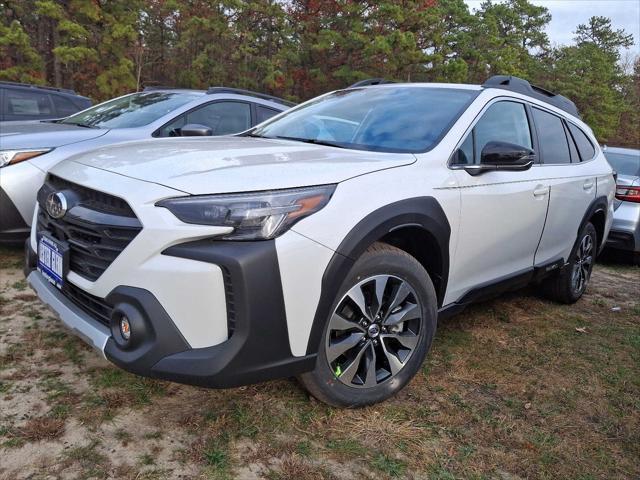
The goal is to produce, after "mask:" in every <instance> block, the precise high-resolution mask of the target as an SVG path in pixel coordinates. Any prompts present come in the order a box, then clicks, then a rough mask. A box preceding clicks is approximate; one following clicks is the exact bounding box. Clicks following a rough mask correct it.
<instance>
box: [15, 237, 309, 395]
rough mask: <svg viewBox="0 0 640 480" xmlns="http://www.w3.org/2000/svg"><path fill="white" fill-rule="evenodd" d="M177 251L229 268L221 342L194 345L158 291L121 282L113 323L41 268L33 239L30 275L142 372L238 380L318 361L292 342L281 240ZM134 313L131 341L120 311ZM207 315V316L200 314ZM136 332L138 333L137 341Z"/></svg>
mask: <svg viewBox="0 0 640 480" xmlns="http://www.w3.org/2000/svg"><path fill="white" fill-rule="evenodd" d="M162 254H163V255H165V256H168V257H173V258H175V259H188V260H191V261H198V262H205V263H214V264H215V265H217V266H219V267H220V268H221V269H222V270H223V272H224V276H225V293H226V307H227V312H231V315H230V317H229V326H230V336H229V338H228V339H227V340H226V341H224V342H222V343H220V344H217V345H214V346H210V347H204V348H191V347H190V346H189V344H188V343H187V341H186V340H185V339H184V338H183V336H182V335H181V334H180V331H179V330H178V329H177V328H176V326H175V324H174V322H173V321H172V319H171V317H170V316H169V315H168V314H167V312H166V311H165V310H164V308H163V307H162V305H161V304H160V302H159V301H158V300H157V299H156V298H155V296H154V295H153V294H152V293H151V292H149V291H147V290H144V289H141V288H134V287H129V286H118V287H116V288H115V289H114V290H113V291H111V292H110V293H109V294H108V295H107V296H106V297H105V298H104V300H103V302H104V303H105V304H106V305H108V306H109V307H110V308H111V313H110V318H111V321H110V322H109V325H108V326H107V325H105V324H104V322H102V323H101V322H100V321H99V320H98V319H97V318H96V317H95V316H94V315H92V314H91V313H90V312H89V311H88V310H87V308H86V306H83V305H81V304H78V303H77V302H74V301H72V300H71V299H70V298H68V297H67V295H65V294H63V293H62V292H61V291H60V290H58V289H57V288H56V287H54V286H53V285H51V284H49V282H48V281H47V280H46V279H45V278H44V277H43V276H42V275H41V274H40V273H39V272H37V271H36V270H33V266H34V263H35V252H34V251H33V249H32V248H31V247H30V246H29V244H27V256H26V260H25V271H26V273H27V274H28V276H27V278H28V282H29V284H30V285H31V287H32V288H33V289H34V290H35V291H36V293H37V294H38V296H39V297H40V299H42V300H43V302H45V303H46V304H47V305H48V306H49V307H50V308H51V309H52V310H53V311H54V312H55V313H56V314H57V315H58V317H59V318H60V319H61V320H62V322H63V323H64V324H65V325H66V326H67V327H69V328H70V329H71V330H72V331H73V332H74V333H75V334H77V335H78V336H79V337H80V338H82V339H83V340H84V341H86V342H87V343H88V344H90V345H91V346H93V347H95V348H96V349H98V350H100V351H101V352H102V353H103V355H104V356H105V357H106V358H107V359H108V360H110V361H111V362H113V363H114V364H116V365H117V366H119V367H121V368H123V369H125V370H127V371H130V372H132V373H136V374H139V375H143V376H148V377H152V378H159V379H165V380H170V381H175V382H179V383H185V384H191V385H199V386H204V387H217V388H224V387H234V386H239V385H246V384H251V383H257V382H262V381H265V380H271V379H275V378H282V377H288V376H293V375H297V374H300V373H303V372H306V371H309V370H312V369H313V368H314V366H315V360H316V355H315V354H312V355H306V356H302V357H294V356H293V355H292V353H291V348H290V346H289V335H288V331H287V322H286V314H285V308H284V300H283V295H282V286H281V282H280V274H279V270H278V262H277V254H276V250H275V242H274V241H266V242H212V241H210V240H202V241H194V242H189V243H185V244H181V245H176V246H173V247H170V248H168V249H166V250H165V251H164V252H163V253H162ZM123 312H125V313H126V315H127V317H128V318H129V319H130V320H131V324H132V330H131V332H132V333H131V335H132V336H131V338H132V342H131V345H128V346H127V345H123V344H122V342H121V341H119V340H120V339H119V337H118V335H119V319H120V318H121V315H122V313H123ZM199 320H200V321H201V322H202V323H206V322H207V319H206V318H201V319H199ZM134 339H135V341H133V340H134Z"/></svg>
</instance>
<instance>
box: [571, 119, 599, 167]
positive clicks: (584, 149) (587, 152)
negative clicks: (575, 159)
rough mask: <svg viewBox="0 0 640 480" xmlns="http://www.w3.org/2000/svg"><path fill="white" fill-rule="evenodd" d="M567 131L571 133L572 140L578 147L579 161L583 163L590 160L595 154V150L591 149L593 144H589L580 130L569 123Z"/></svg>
mask: <svg viewBox="0 0 640 480" xmlns="http://www.w3.org/2000/svg"><path fill="white" fill-rule="evenodd" d="M569 130H570V131H571V135H572V136H573V139H574V140H575V142H576V145H577V146H578V152H580V158H581V160H582V161H583V162H586V161H587V160H591V159H592V158H593V156H594V155H595V154H596V149H595V148H593V144H592V143H591V141H590V140H589V138H588V137H587V136H586V135H585V133H584V132H583V131H582V130H580V129H579V128H578V127H576V126H575V125H573V124H571V123H569Z"/></svg>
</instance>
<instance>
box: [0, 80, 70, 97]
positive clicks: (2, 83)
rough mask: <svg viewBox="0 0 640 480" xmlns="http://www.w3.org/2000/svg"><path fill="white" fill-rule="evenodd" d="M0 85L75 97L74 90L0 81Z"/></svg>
mask: <svg viewBox="0 0 640 480" xmlns="http://www.w3.org/2000/svg"><path fill="white" fill-rule="evenodd" d="M0 85H13V86H16V87H28V88H38V89H42V90H52V91H54V92H61V93H70V94H72V95H77V94H76V92H75V90H71V89H70V88H58V87H48V86H46V85H32V84H31V83H20V82H9V81H6V80H0Z"/></svg>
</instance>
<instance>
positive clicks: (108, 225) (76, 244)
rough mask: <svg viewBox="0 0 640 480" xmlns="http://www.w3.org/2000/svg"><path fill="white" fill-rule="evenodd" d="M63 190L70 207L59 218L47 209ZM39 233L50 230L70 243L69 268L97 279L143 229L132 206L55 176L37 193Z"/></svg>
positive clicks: (53, 234)
mask: <svg viewBox="0 0 640 480" xmlns="http://www.w3.org/2000/svg"><path fill="white" fill-rule="evenodd" d="M52 192H62V193H63V194H64V195H65V197H67V198H68V201H69V210H68V211H67V213H66V215H65V216H64V217H62V218H60V219H56V218H53V217H52V216H50V215H49V214H48V213H47V211H46V201H47V198H48V196H49V194H50V193H52ZM38 203H39V205H40V208H39V212H38V226H37V231H38V233H40V232H42V231H47V232H49V233H50V234H51V235H52V236H53V237H54V238H56V239H57V240H60V241H64V242H67V243H68V244H69V250H70V252H69V268H70V270H72V271H73V272H75V273H77V274H78V275H80V276H81V277H83V278H86V279H87V280H90V281H95V280H97V279H98V278H99V277H100V275H102V274H103V273H104V271H105V270H106V269H107V268H108V267H109V265H111V263H112V262H113V261H114V260H115V259H116V258H117V257H118V255H120V253H121V252H122V251H123V250H124V249H125V247H126V246H127V245H129V243H131V241H132V240H133V239H134V238H135V237H136V235H138V233H139V232H140V230H141V229H142V225H141V223H140V221H139V220H138V219H137V217H136V215H135V213H134V212H133V210H131V207H129V205H128V204H127V203H126V202H125V201H124V200H122V199H121V198H118V197H114V196H113V195H108V194H106V193H102V192H98V191H96V190H91V189H89V188H86V187H83V186H81V185H77V184H75V183H71V182H69V181H67V180H63V179H61V178H59V177H56V176H54V175H49V177H48V178H47V181H46V182H45V184H44V185H43V186H42V188H41V189H40V191H39V192H38Z"/></svg>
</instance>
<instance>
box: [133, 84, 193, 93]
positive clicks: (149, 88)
mask: <svg viewBox="0 0 640 480" xmlns="http://www.w3.org/2000/svg"><path fill="white" fill-rule="evenodd" d="M154 90H193V89H191V88H182V87H166V86H164V85H149V86H146V87H144V88H143V89H142V91H143V92H152V91H154Z"/></svg>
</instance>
